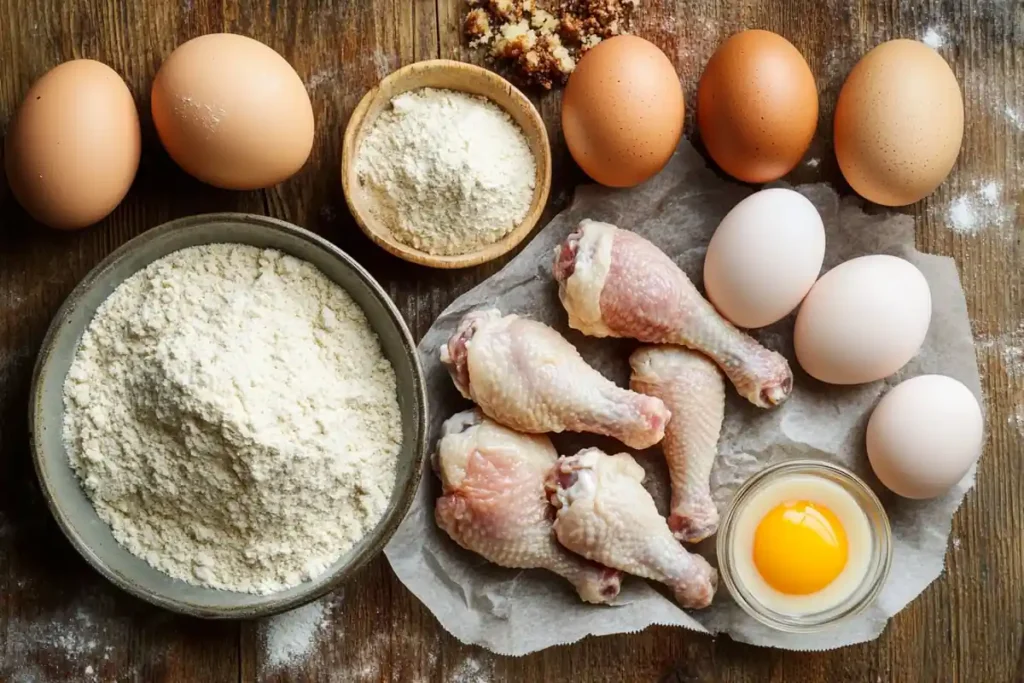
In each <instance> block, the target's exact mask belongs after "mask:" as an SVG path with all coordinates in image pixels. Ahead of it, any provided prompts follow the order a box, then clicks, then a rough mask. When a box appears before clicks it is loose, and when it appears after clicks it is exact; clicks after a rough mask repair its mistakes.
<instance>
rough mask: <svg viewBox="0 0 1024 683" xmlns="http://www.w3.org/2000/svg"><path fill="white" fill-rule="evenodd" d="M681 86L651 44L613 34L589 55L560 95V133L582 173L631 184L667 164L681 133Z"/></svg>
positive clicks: (604, 182) (603, 180) (608, 182)
mask: <svg viewBox="0 0 1024 683" xmlns="http://www.w3.org/2000/svg"><path fill="white" fill-rule="evenodd" d="M684 107H685V105H684V101H683V88H682V86H681V85H680V83H679V76H678V75H677V74H676V71H675V68H674V67H673V66H672V62H670V61H669V59H668V57H666V56H665V53H664V52H662V51H661V50H660V49H658V47H657V46H656V45H654V44H653V43H650V42H648V41H646V40H644V39H643V38H638V37H636V36H629V35H623V36H616V37H615V38H609V39H608V40H605V41H602V42H601V43H599V44H598V45H597V46H596V47H594V48H592V49H591V50H590V51H589V52H587V54H586V56H584V57H583V59H581V60H580V62H579V64H577V66H576V70H575V71H574V72H573V74H572V76H570V77H569V82H568V83H567V84H566V87H565V94H564V95H563V98H562V132H563V133H564V135H565V142H566V144H567V145H568V147H569V152H570V153H571V154H572V157H573V159H575V160H576V163H577V164H579V165H580V168H582V169H583V170H584V171H585V172H586V173H587V175H589V176H590V177H591V178H593V179H594V180H596V181H597V182H599V183H601V184H602V185H609V186H611V187H631V186H633V185H637V184H639V183H642V182H643V181H645V180H647V179H648V178H650V177H651V176H653V175H654V174H656V173H657V172H658V171H660V170H661V169H662V168H664V167H665V164H667V163H668V160H669V159H670V158H671V157H672V153H673V152H675V149H676V146H677V145H678V144H679V139H680V137H682V134H683V116H684Z"/></svg>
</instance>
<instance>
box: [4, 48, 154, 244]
mask: <svg viewBox="0 0 1024 683" xmlns="http://www.w3.org/2000/svg"><path fill="white" fill-rule="evenodd" d="M141 148H142V142H141V133H140V130H139V114H138V111H137V110H136V108H135V101H134V100H133V99H132V94H131V91H129V90H128V86H127V85H126V84H125V82H124V80H122V78H121V77H120V76H119V75H118V74H117V72H116V71H114V70H113V69H111V68H110V67H109V66H107V65H106V64H101V63H100V62H95V61H92V60H90V59H76V60H74V61H71V62H65V63H64V64H61V65H59V66H57V67H55V68H53V69H52V70H50V71H49V72H47V73H46V74H45V75H44V76H43V77H42V78H40V79H39V80H38V81H36V82H35V84H33V86H32V87H31V89H29V91H28V94H27V95H26V96H25V99H24V101H22V103H21V106H20V107H18V111H17V113H16V114H15V116H14V119H13V120H12V122H11V125H10V128H9V129H8V131H7V138H6V140H5V143H4V168H5V170H6V173H7V180H8V183H9V184H10V186H11V191H12V193H13V194H14V196H15V197H16V198H17V199H18V202H20V203H21V205H22V206H23V207H25V210H26V211H28V213H29V214H30V215H31V216H32V217H33V218H35V219H36V220H37V221H39V222H40V223H44V224H46V225H49V226H50V227H53V228H59V229H61V230H74V229H77V228H84V227H86V226H88V225H92V224H93V223H96V222H97V221H99V220H101V219H103V218H104V217H105V216H107V215H108V214H109V213H110V212H111V211H113V210H114V208H115V207H116V206H117V205H118V204H120V203H121V200H122V199H124V196H125V195H126V194H127V193H128V189H129V188H130V187H131V184H132V181H133V180H134V179H135V173H136V171H138V168H139V155H140V153H141Z"/></svg>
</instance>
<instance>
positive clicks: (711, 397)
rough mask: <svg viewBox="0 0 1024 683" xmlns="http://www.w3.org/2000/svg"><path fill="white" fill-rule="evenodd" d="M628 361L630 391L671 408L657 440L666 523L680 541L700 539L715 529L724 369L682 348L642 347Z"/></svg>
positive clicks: (723, 414)
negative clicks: (667, 504)
mask: <svg viewBox="0 0 1024 683" xmlns="http://www.w3.org/2000/svg"><path fill="white" fill-rule="evenodd" d="M629 364H630V366H631V367H632V368H633V376H632V378H631V379H630V387H631V388H632V389H633V391H639V392H641V393H644V394H647V395H649V396H657V397H658V398H660V399H661V400H662V401H664V402H665V405H666V406H668V409H669V410H671V411H672V419H671V420H669V423H668V426H667V427H666V428H665V439H664V440H663V441H662V442H661V447H662V450H663V451H664V452H665V461H666V462H667V463H668V473H669V478H670V479H671V480H672V504H671V508H672V509H671V514H670V515H669V518H668V526H669V528H670V529H671V530H672V533H674V534H675V536H676V538H678V539H679V540H680V541H685V542H687V543H696V542H697V541H702V540H704V539H705V538H707V537H709V536H711V535H712V534H714V533H715V532H716V531H717V530H718V509H717V508H716V507H715V502H714V500H712V498H711V486H710V480H711V467H712V465H714V463H715V456H716V455H718V437H719V435H720V434H721V431H722V419H723V418H724V416H725V382H724V381H723V379H722V373H721V372H720V371H719V369H718V368H717V367H716V366H715V364H714V363H712V362H711V361H710V360H708V359H707V358H706V357H705V356H702V355H701V354H699V353H697V352H696V351H690V350H689V349H684V348H682V347H681V346H645V347H642V348H640V349H637V350H636V351H635V352H633V355H632V356H630V358H629Z"/></svg>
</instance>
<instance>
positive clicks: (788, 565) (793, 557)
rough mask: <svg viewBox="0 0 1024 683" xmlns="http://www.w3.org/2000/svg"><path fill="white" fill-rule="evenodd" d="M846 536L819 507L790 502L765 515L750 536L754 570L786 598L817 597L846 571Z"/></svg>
mask: <svg viewBox="0 0 1024 683" xmlns="http://www.w3.org/2000/svg"><path fill="white" fill-rule="evenodd" d="M847 553H848V547H847V541H846V531H845V530H844V529H843V525H842V524H841V523H840V522H839V519H838V518H837V517H836V516H835V514H833V512H832V511H831V510H829V509H828V508H827V507H825V506H824V505H819V504H817V503H811V502H809V501H806V500H799V501H790V502H787V503H783V504H781V505H779V506H777V507H775V508H774V509H773V510H772V511H771V512H769V513H768V514H767V515H765V517H764V519H762V520H761V523H760V524H758V525H757V531H755V532H754V566H756V567H757V571H758V572H759V573H760V574H761V577H762V578H763V579H764V580H765V581H766V582H767V583H768V585H769V586H771V587H772V588H774V589H775V590H777V591H779V592H780V593H786V594H788V595H809V594H811V593H817V592H818V591H820V590H821V589H822V588H824V587H825V586H827V585H828V584H830V583H832V582H833V581H834V580H835V578H836V577H837V576H839V574H840V573H842V571H843V568H844V567H845V566H846V559H847Z"/></svg>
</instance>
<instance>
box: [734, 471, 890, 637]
mask: <svg viewBox="0 0 1024 683" xmlns="http://www.w3.org/2000/svg"><path fill="white" fill-rule="evenodd" d="M718 563H719V571H720V572H721V576H722V580H723V582H724V583H725V585H726V586H728V588H729V592H730V593H731V594H732V596H733V598H734V599H735V600H736V602H737V603H738V604H739V605H740V607H742V608H743V609H744V610H745V611H746V612H747V613H748V614H750V615H751V616H752V617H754V618H755V619H757V620H758V621H760V622H762V623H764V624H766V625H768V626H771V627H773V628H776V629H779V630H782V631H792V632H806V631H817V630H821V629H824V628H826V627H828V626H831V625H832V624H834V623H836V622H838V621H840V620H841V619H845V618H847V617H850V616H853V615H854V614H857V613H859V612H860V611H862V610H863V609H864V608H865V607H867V606H868V605H869V604H871V602H872V601H873V600H874V599H875V597H877V595H878V593H879V591H880V590H881V589H882V586H883V585H884V584H885V580H886V578H887V577H888V574H889V567H890V565H891V563H892V532H891V530H890V528H889V520H888V517H887V516H886V514H885V510H884V509H883V508H882V504H881V502H879V500H878V498H877V497H876V496H875V494H874V493H873V492H872V491H871V489H870V488H869V487H868V485H867V484H865V483H864V482H863V481H861V479H859V478H858V477H857V476H856V475H855V474H853V473H852V472H850V471H849V470H846V469H845V468H843V467H840V466H838V465H833V464H832V463H828V462H824V461H819V460H790V461H786V462H782V463H779V464H777V465H773V466H771V467H768V468H766V469H764V470H762V471H761V472H759V473H757V474H756V475H754V476H753V477H751V478H750V479H749V480H748V481H747V482H746V483H745V484H744V485H743V486H742V487H741V488H740V490H739V491H738V492H737V493H736V497H735V498H734V499H733V502H732V504H731V505H730V507H729V509H728V510H727V511H726V513H725V516H724V517H723V520H722V525H721V529H720V530H719V533H718Z"/></svg>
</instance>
